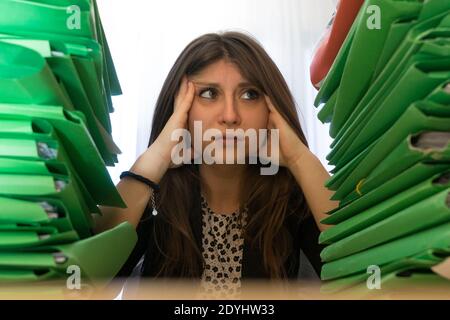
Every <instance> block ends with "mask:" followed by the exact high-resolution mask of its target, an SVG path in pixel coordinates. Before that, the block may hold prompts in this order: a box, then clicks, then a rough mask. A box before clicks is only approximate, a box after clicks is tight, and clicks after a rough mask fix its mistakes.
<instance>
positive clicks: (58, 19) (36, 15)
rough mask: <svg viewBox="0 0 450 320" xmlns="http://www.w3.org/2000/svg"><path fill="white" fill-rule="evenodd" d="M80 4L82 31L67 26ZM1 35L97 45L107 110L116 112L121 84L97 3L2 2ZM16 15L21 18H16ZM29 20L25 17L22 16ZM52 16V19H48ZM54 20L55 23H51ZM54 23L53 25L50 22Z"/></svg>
mask: <svg viewBox="0 0 450 320" xmlns="http://www.w3.org/2000/svg"><path fill="white" fill-rule="evenodd" d="M73 5H77V6H78V7H79V8H80V9H81V11H80V18H81V25H80V28H75V29H74V28H69V27H68V26H67V21H68V18H69V17H70V15H69V13H68V8H69V7H71V6H73ZM1 12H3V13H4V14H3V15H2V17H0V33H3V34H10V35H16V36H24V37H28V38H38V39H45V40H61V41H62V40H64V41H68V42H71V43H79V44H86V43H93V42H97V43H98V44H99V45H100V49H101V59H102V65H103V66H104V67H103V68H101V70H100V72H101V75H102V76H103V82H104V83H103V84H104V87H105V90H106V100H107V105H108V109H109V111H110V112H112V111H113V107H112V102H111V98H110V95H118V94H121V93H122V91H121V88H120V84H119V81H118V78H117V74H116V71H115V68H114V65H113V62H112V58H111V53H110V50H109V46H108V42H107V40H106V37H105V34H104V30H103V26H102V23H101V20H100V16H99V13H98V8H97V3H96V1H81V0H80V1H77V2H76V3H74V2H73V1H70V0H55V1H51V0H46V1H27V2H26V3H24V1H16V0H14V1H13V2H11V1H10V0H5V1H4V2H3V3H2V8H1ZM17 14H18V15H19V16H20V17H21V19H16V18H15V17H17ZM24 16H25V17H28V18H26V19H25V18H23V17H24ZM49 17H51V18H49ZM52 19H53V20H52ZM49 21H51V22H52V23H49Z"/></svg>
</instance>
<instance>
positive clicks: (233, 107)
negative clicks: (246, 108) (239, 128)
mask: <svg viewBox="0 0 450 320" xmlns="http://www.w3.org/2000/svg"><path fill="white" fill-rule="evenodd" d="M240 121H241V119H240V116H239V112H238V109H237V102H236V101H235V99H234V97H226V98H225V100H224V105H223V109H222V113H221V117H220V123H221V124H223V125H226V126H236V125H238V124H239V123H240Z"/></svg>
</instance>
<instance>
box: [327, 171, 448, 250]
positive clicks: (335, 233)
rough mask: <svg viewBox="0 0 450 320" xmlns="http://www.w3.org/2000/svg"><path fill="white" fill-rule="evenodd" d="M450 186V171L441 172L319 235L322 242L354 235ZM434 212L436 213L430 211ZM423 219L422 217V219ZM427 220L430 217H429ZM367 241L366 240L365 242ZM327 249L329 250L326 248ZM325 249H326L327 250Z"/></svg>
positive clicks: (334, 240)
mask: <svg viewBox="0 0 450 320" xmlns="http://www.w3.org/2000/svg"><path fill="white" fill-rule="evenodd" d="M449 187H450V171H447V172H443V173H439V174H437V175H434V176H432V177H431V178H429V179H427V180H425V181H423V182H421V183H420V184H418V185H415V186H413V187H411V188H409V189H407V190H405V191H403V192H401V193H399V194H396V195H395V196H393V197H391V198H389V199H386V200H384V201H382V202H380V203H378V204H376V205H374V206H373V207H370V208H368V209H367V210H364V211H361V212H359V213H358V214H356V215H355V216H353V217H351V218H349V219H347V220H345V221H341V222H340V223H339V224H338V225H335V226H333V227H332V228H329V229H327V230H325V231H324V232H322V233H321V234H320V237H319V242H320V243H334V242H336V241H339V240H341V239H343V238H345V237H349V236H352V235H353V234H355V233H356V232H359V231H361V230H363V229H365V228H368V227H370V226H372V225H373V224H374V223H377V222H380V221H381V220H383V219H386V218H387V217H390V216H392V215H393V214H395V213H397V212H399V211H400V210H403V209H405V208H408V207H409V206H412V205H414V204H415V203H417V202H419V201H422V200H424V199H426V198H428V197H430V196H432V195H434V194H436V193H438V192H441V191H442V190H444V189H447V188H449ZM430 214H434V213H430ZM420 220H422V219H420ZM427 221H429V220H428V217H427ZM366 242H367V241H366V240H365V241H364V243H366ZM325 250H328V248H326V249H325ZM325 250H324V251H325Z"/></svg>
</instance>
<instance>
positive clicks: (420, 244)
mask: <svg viewBox="0 0 450 320" xmlns="http://www.w3.org/2000/svg"><path fill="white" fill-rule="evenodd" d="M449 247H450V223H445V224H442V225H440V226H437V227H434V228H430V229H427V230H424V231H421V232H418V233H416V234H412V235H409V236H406V237H403V238H400V239H396V240H394V241H391V242H388V243H386V244H382V245H379V246H377V247H374V248H371V249H369V250H366V251H363V252H358V253H356V254H353V255H351V256H348V257H345V258H341V259H338V260H335V261H332V262H329V263H325V264H324V265H323V267H322V272H321V278H322V280H331V279H336V278H340V277H345V276H349V275H352V274H356V273H360V272H363V271H365V270H366V269H367V267H368V266H371V265H379V266H380V265H384V264H387V263H391V262H394V261H396V260H399V259H402V258H406V257H411V256H414V255H417V254H418V253H420V252H423V251H425V250H427V249H448V248H449Z"/></svg>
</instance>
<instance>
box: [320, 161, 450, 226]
mask: <svg viewBox="0 0 450 320" xmlns="http://www.w3.org/2000/svg"><path fill="white" fill-rule="evenodd" d="M448 169H450V163H443V164H435V163H427V162H422V161H421V162H419V163H417V164H415V165H413V166H412V167H410V168H408V169H407V170H405V171H403V172H401V173H400V174H398V175H397V176H395V177H393V178H392V179H390V180H388V181H386V182H384V183H381V184H379V183H377V182H375V183H371V181H370V180H369V181H368V183H367V184H364V185H362V186H361V189H360V190H359V191H360V192H361V194H358V193H357V192H355V193H353V194H351V197H349V198H346V199H344V200H343V201H342V202H341V203H340V206H339V207H338V208H336V209H333V210H331V211H330V212H328V214H329V216H328V217H326V218H325V219H323V220H322V221H321V223H323V224H328V225H336V224H338V223H341V222H342V221H344V220H347V219H350V218H351V217H353V216H355V215H357V214H359V213H360V212H362V211H364V210H366V209H368V208H370V207H372V206H375V205H376V204H378V203H381V202H383V201H386V200H387V199H389V198H390V197H392V196H394V195H396V194H398V193H400V192H403V191H404V190H406V189H408V188H411V187H413V186H415V185H418V184H420V183H422V182H424V180H426V179H429V178H430V177H433V176H434V175H439V176H440V174H442V173H443V172H445V171H446V170H448Z"/></svg>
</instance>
